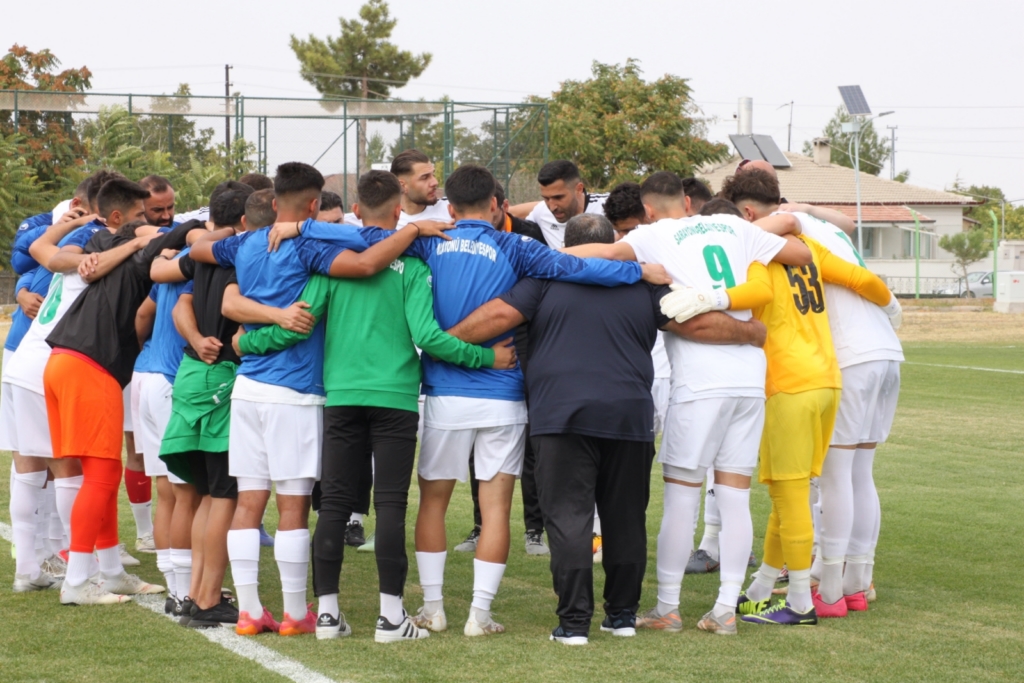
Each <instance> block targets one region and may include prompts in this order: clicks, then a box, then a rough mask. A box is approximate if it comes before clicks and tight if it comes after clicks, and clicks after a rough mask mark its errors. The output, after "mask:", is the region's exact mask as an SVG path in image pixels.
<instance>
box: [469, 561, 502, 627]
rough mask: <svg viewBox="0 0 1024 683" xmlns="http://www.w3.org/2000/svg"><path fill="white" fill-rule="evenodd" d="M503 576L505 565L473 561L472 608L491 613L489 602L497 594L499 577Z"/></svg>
mask: <svg viewBox="0 0 1024 683" xmlns="http://www.w3.org/2000/svg"><path fill="white" fill-rule="evenodd" d="M504 575H505V565H504V564H497V563H496V562H484V561H483V560H478V559H476V558H474V559H473V603H472V605H471V606H472V607H475V608H476V609H477V610H479V611H482V612H486V613H487V615H488V616H489V615H490V613H491V602H492V601H493V600H494V596H495V595H497V594H498V586H499V585H501V577H502V576H504Z"/></svg>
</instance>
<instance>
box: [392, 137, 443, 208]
mask: <svg viewBox="0 0 1024 683" xmlns="http://www.w3.org/2000/svg"><path fill="white" fill-rule="evenodd" d="M391 173H393V174H394V175H395V177H396V178H398V182H400V183H401V184H402V192H403V193H404V194H405V198H406V199H407V200H408V201H409V202H411V203H413V204H416V205H418V206H424V207H425V206H433V205H434V204H437V186H438V182H437V178H436V177H434V164H432V163H430V158H429V157H428V156H427V155H426V154H424V153H423V152H421V151H419V150H418V149H407V150H405V151H404V152H402V153H401V154H399V155H398V156H396V157H395V158H394V159H392V160H391Z"/></svg>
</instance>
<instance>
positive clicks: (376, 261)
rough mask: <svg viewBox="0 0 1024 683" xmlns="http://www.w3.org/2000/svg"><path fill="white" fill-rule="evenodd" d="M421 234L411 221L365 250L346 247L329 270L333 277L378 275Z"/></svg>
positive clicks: (335, 258)
mask: <svg viewBox="0 0 1024 683" xmlns="http://www.w3.org/2000/svg"><path fill="white" fill-rule="evenodd" d="M442 234H443V233H442ZM419 236H420V228H419V227H418V226H417V225H416V224H415V223H409V224H408V225H406V226H405V227H404V228H402V229H401V230H396V231H395V232H394V234H392V235H391V236H389V237H388V238H387V239H385V240H381V241H380V242H377V243H376V244H374V245H373V246H372V247H370V248H369V249H366V250H365V251H360V252H356V251H353V250H351V249H345V250H344V251H342V252H341V253H340V254H338V255H337V256H335V257H334V260H333V261H332V262H331V265H330V270H329V271H328V272H329V274H330V276H331V277H347V278H366V277H370V276H372V275H376V274H377V273H379V272H380V271H382V270H384V269H385V268H387V267H388V266H389V265H391V262H392V261H394V260H395V259H396V258H398V257H399V256H401V255H402V254H403V253H404V252H405V250H406V249H408V248H409V247H410V246H412V243H413V241H414V240H415V239H416V238H417V237H419ZM449 239H450V238H449Z"/></svg>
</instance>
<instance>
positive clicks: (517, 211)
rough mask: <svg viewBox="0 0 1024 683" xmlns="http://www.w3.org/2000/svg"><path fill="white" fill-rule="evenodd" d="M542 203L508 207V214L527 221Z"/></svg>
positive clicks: (526, 203)
mask: <svg viewBox="0 0 1024 683" xmlns="http://www.w3.org/2000/svg"><path fill="white" fill-rule="evenodd" d="M538 204H540V202H525V203H523V204H516V205H515V206H510V207H508V212H509V213H510V214H511V215H513V216H515V217H516V218H522V219H526V217H527V216H529V215H530V214H531V213H533V210H534V209H536V208H537V205H538Z"/></svg>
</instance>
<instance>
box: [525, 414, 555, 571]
mask: <svg viewBox="0 0 1024 683" xmlns="http://www.w3.org/2000/svg"><path fill="white" fill-rule="evenodd" d="M536 469H537V454H536V453H534V452H533V445H532V444H531V443H530V425H526V446H525V450H524V452H523V476H522V477H521V478H520V480H519V488H520V490H521V492H522V495H523V523H524V525H525V526H526V537H525V542H526V554H527V555H548V554H550V550H549V549H548V546H547V544H545V543H544V516H543V515H542V514H541V512H540V501H539V500H538V498H537V474H536Z"/></svg>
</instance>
